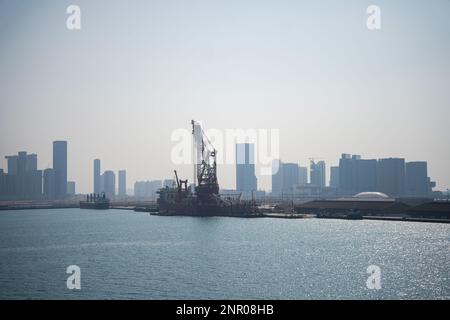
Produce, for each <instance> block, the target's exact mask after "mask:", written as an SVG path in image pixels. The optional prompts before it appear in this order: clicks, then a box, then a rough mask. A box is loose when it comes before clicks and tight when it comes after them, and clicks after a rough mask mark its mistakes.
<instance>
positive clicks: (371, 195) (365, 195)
mask: <svg viewBox="0 0 450 320" xmlns="http://www.w3.org/2000/svg"><path fill="white" fill-rule="evenodd" d="M353 198H358V199H385V198H389V196H388V195H387V194H385V193H382V192H372V191H369V192H360V193H358V194H355V195H354V196H353Z"/></svg>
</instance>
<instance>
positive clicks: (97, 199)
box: [80, 192, 109, 209]
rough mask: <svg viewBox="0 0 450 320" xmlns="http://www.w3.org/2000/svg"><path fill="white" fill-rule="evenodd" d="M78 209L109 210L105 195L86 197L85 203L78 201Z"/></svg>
mask: <svg viewBox="0 0 450 320" xmlns="http://www.w3.org/2000/svg"><path fill="white" fill-rule="evenodd" d="M80 209H109V199H108V198H107V197H106V195H105V193H104V192H103V193H102V194H96V193H91V194H88V195H86V201H80Z"/></svg>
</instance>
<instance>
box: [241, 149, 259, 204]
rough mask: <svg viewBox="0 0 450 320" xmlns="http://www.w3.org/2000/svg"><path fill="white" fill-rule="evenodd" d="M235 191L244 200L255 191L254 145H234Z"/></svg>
mask: <svg viewBox="0 0 450 320" xmlns="http://www.w3.org/2000/svg"><path fill="white" fill-rule="evenodd" d="M236 190H237V191H239V192H242V193H243V196H244V197H246V198H248V197H251V196H252V194H253V193H254V192H256V191H257V179H256V175H255V145H254V144H252V143H238V144H236Z"/></svg>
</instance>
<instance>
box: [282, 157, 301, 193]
mask: <svg viewBox="0 0 450 320" xmlns="http://www.w3.org/2000/svg"><path fill="white" fill-rule="evenodd" d="M281 171H282V177H283V189H282V193H286V194H291V193H292V192H293V187H294V186H297V185H298V178H299V173H298V164H297V163H283V165H282V168H281Z"/></svg>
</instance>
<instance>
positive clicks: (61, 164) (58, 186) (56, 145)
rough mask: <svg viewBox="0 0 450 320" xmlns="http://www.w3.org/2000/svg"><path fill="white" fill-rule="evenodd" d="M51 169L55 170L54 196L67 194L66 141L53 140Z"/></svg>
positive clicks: (59, 196)
mask: <svg viewBox="0 0 450 320" xmlns="http://www.w3.org/2000/svg"><path fill="white" fill-rule="evenodd" d="M53 169H54V170H55V197H56V198H64V197H65V196H66V195H67V141H53Z"/></svg>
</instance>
